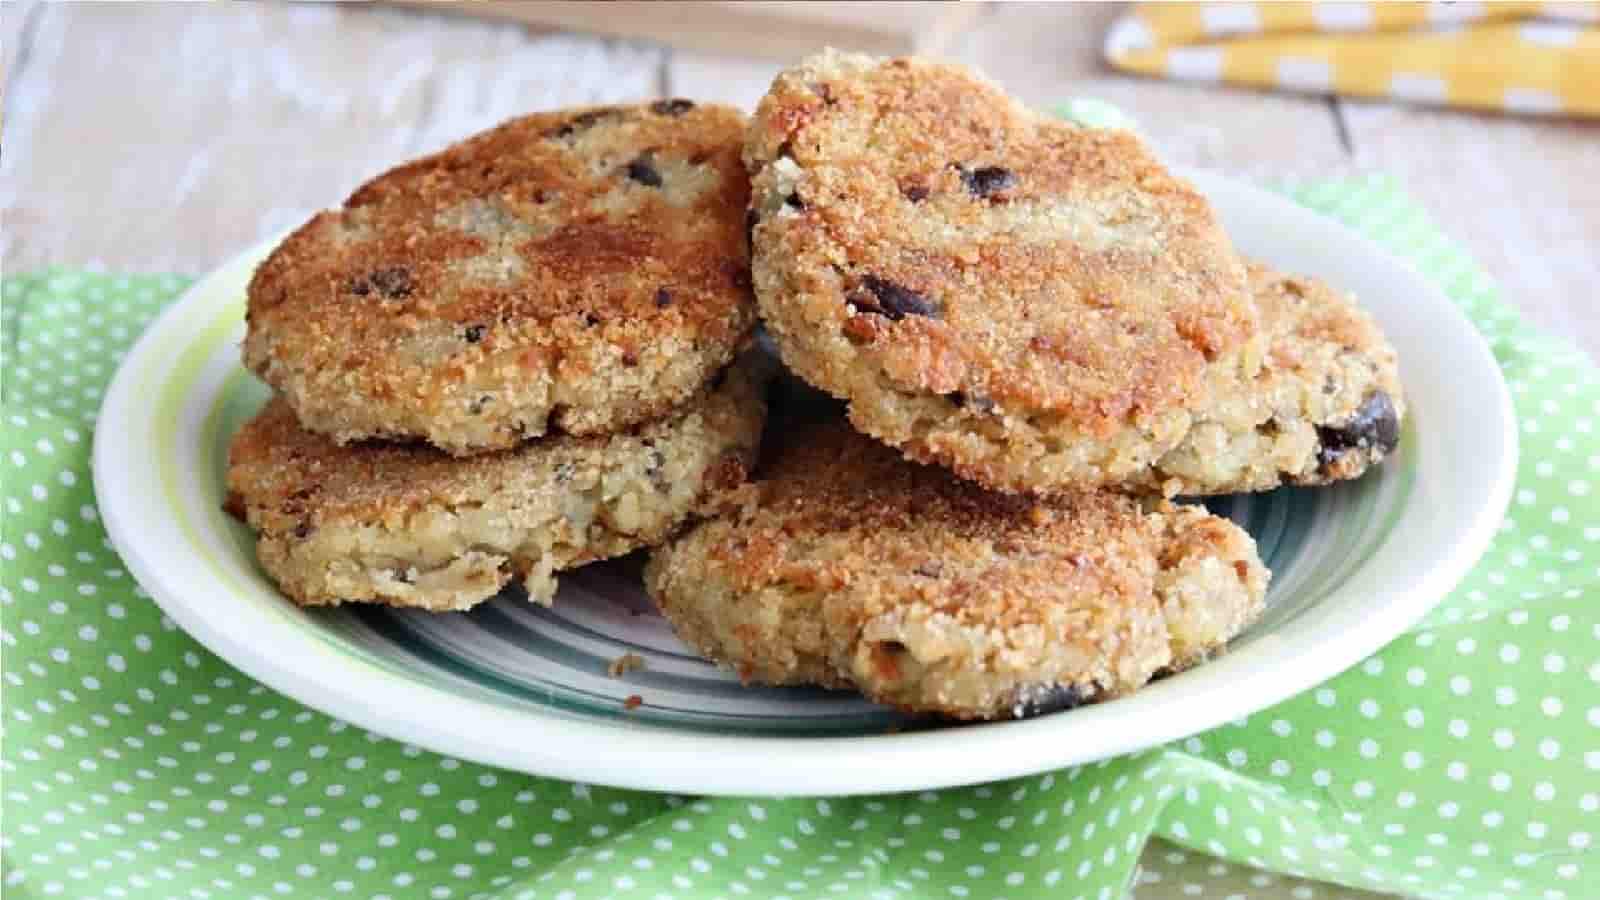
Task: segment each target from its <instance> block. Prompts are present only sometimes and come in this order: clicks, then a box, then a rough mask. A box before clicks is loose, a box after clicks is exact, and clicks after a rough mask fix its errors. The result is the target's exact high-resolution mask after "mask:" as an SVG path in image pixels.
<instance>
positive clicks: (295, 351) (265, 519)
mask: <svg viewBox="0 0 1600 900" xmlns="http://www.w3.org/2000/svg"><path fill="white" fill-rule="evenodd" d="M743 127H744V119H743V117H742V116H741V115H740V114H739V113H738V112H737V111H734V110H732V109H728V108H725V107H717V106H696V105H695V104H692V103H689V102H688V101H681V100H680V101H664V102H660V103H655V104H650V105H645V106H636V107H608V108H596V109H584V110H574V111H569V112H561V113H547V114H540V115H532V116H528V117H525V118H521V119H517V120H514V121H511V122H508V123H506V124H504V125H502V126H500V127H498V128H496V129H494V130H492V131H489V132H486V133H484V134H480V135H477V136H475V137H473V138H471V139H469V140H467V141H465V142H463V143H461V144H458V145H456V146H454V147H451V148H449V149H448V150H446V151H444V152H442V153H439V154H437V155H435V156H431V157H428V158H425V159H421V160H418V161H416V162H413V163H409V164H407V165H404V166H401V167H399V168H397V169H395V170H393V171H390V172H388V173H386V174H384V175H382V176H380V177H378V178H376V179H374V180H373V181H371V182H368V183H367V184H365V185H363V186H362V187H361V188H360V189H359V190H357V191H356V192H355V194H354V195H352V196H351V197H350V199H349V200H348V201H347V202H346V203H345V204H344V207H343V208H342V209H339V210H337V211H332V212H325V213H322V214H320V215H318V216H317V217H315V218H313V219H312V220H311V221H310V222H308V223H307V224H306V225H305V226H303V227H302V228H300V229H299V230H298V231H296V232H294V234H292V235H291V236H290V237H289V238H288V239H287V240H285V241H284V242H283V243H282V245H280V246H279V247H278V248H277V249H276V250H275V251H274V252H273V254H272V255H271V256H270V257H269V258H268V259H267V260H266V262H264V263H263V264H262V265H261V267H260V268H259V269H258V270H257V271H256V274H255V277H254V279H253V280H252V281H251V283H250V295H249V313H248V319H249V329H248V333H247V336H246V338H245V342H244V358H245V362H246V364H247V365H248V366H249V368H250V369H251V370H253V371H254V372H256V374H258V375H260V376H261V378H263V379H264V380H265V381H266V382H267V383H268V384H270V385H271V386H272V387H273V388H275V389H276V390H277V391H278V396H277V397H276V398H275V399H274V400H272V402H271V403H270V404H268V406H267V407H266V408H265V409H264V410H263V411H262V412H261V414H260V415H259V416H258V417H257V418H256V419H255V420H254V421H252V422H251V423H249V424H248V425H247V426H246V427H245V428H244V430H243V431H242V432H241V433H240V434H239V435H238V437H237V438H236V439H235V441H234V444H233V448H232V451H231V454H230V467H229V474H228V481H229V484H228V486H229V489H230V496H231V497H232V502H233V505H234V507H235V509H236V510H238V511H241V512H242V513H243V515H244V516H245V517H246V519H247V520H248V522H249V523H250V525H251V526H252V527H253V528H255V529H256V530H257V531H258V532H259V545H258V556H259V558H260V560H261V563H262V565H263V566H264V567H265V568H266V569H267V571H268V572H269V573H270V574H271V575H272V576H273V577H274V578H275V579H276V580H277V582H278V583H279V585H280V586H281V587H282V588H283V590H284V591H285V593H287V594H288V595H289V596H290V597H291V598H292V599H294V600H295V601H297V602H299V603H302V604H307V605H316V604H332V603H340V602H344V601H351V600H370V601H379V602H384V603H389V604H393V605H397V606H415V607H423V608H427V609H433V610H458V609H465V608H467V607H469V606H471V605H473V604H475V603H477V602H479V601H482V600H484V599H487V598H489V597H492V596H494V595H495V594H496V593H498V592H499V591H500V589H501V588H502V587H503V586H504V585H505V584H506V583H507V582H508V581H509V580H511V579H512V578H513V577H517V578H520V579H522V580H523V581H524V583H525V584H526V585H527V587H528V590H529V593H530V595H531V596H532V597H534V598H535V599H538V600H541V601H548V600H549V599H550V598H551V596H553V594H554V588H555V580H554V578H553V573H554V572H556V571H559V570H562V569H568V568H572V567H574V566H578V565H581V564H583V563H585V562H589V561H592V560H597V559H604V558H607V557H611V556H617V555H619V554H623V553H626V552H628V551H630V550H633V549H636V548H638V547H643V546H650V545H654V544H657V543H660V542H661V541H662V540H664V539H665V538H666V537H667V536H668V535H670V534H671V533H672V532H673V531H674V529H675V528H677V527H678V526H679V525H680V524H681V523H682V522H683V521H684V520H685V519H686V518H687V517H688V516H690V515H691V514H692V513H693V512H694V510H695V509H696V508H698V506H699V505H700V504H701V503H702V502H704V501H705V500H706V499H707V498H708V497H709V496H711V495H712V494H714V493H715V492H716V491H717V490H718V489H719V488H720V487H721V486H725V485H727V486H731V485H736V484H738V483H739V482H740V481H742V480H743V479H744V474H745V471H746V470H747V469H748V467H749V466H750V465H751V464H752V463H753V462H754V457H755V452H756V447H757V441H758V439H759V435H760V430H761V424H762V419H763V417H764V415H765V406H764V403H763V400H762V389H761V384H760V381H761V377H760V366H759V365H757V364H756V363H754V362H752V361H750V360H736V356H737V355H738V353H739V351H740V349H741V348H742V347H743V346H744V345H746V344H747V343H748V342H749V337H750V334H751V332H752V330H753V329H754V327H755V324H756V317H755V309H754V304H753V301H752V298H751V294H750V282H749V274H748V250H747V248H746V236H745V228H744V215H745V206H746V201H747V198H748V196H749V182H748V180H747V179H746V177H745V175H744V170H743V167H742V166H741V164H740V161H739V151H740V142H741V138H742V135H743Z"/></svg>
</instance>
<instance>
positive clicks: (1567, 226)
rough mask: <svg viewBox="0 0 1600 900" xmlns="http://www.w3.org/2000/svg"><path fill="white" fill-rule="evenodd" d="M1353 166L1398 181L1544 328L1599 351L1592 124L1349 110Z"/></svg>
mask: <svg viewBox="0 0 1600 900" xmlns="http://www.w3.org/2000/svg"><path fill="white" fill-rule="evenodd" d="M1346 118H1347V122H1348V123H1349V129H1350V136H1351V140H1352V141H1353V143H1354V144H1355V150H1356V161H1357V164H1358V165H1359V166H1361V167H1362V168H1364V169H1370V170H1374V171H1384V172H1389V173H1392V174H1394V175H1396V176H1398V177H1399V178H1400V179H1401V180H1402V181H1403V182H1404V185H1405V188H1406V190H1407V191H1408V192H1409V193H1411V194H1412V195H1413V196H1414V197H1416V198H1417V199H1418V200H1419V201H1420V202H1421V203H1422V204H1423V205H1424V206H1425V207H1426V208H1427V209H1428V211H1429V212H1430V213H1431V214H1432V216H1433V218H1434V219H1435V221H1437V222H1438V223H1439V225H1440V227H1442V228H1443V229H1444V230H1445V231H1446V232H1447V233H1448V234H1450V235H1451V236H1452V237H1454V238H1456V239H1457V240H1459V241H1460V242H1461V243H1462V244H1464V245H1465V246H1466V248H1467V249H1468V250H1469V251H1470V252H1471V253H1472V255H1473V256H1474V257H1475V258H1476V259H1477V260H1478V262H1479V263H1481V264H1482V265H1483V266H1484V268H1485V269H1487V270H1488V271H1489V274H1490V275H1492V276H1493V277H1494V278H1495V279H1496V281H1497V282H1498V283H1499V285H1500V287H1501V290H1502V293H1503V294H1504V296H1505V298H1506V299H1507V300H1509V301H1511V302H1512V303H1515V304H1516V305H1517V306H1519V307H1521V308H1522V310H1523V311H1524V312H1525V313H1526V314H1527V315H1528V317H1529V318H1530V319H1532V320H1533V321H1534V322H1536V323H1538V324H1540V325H1543V326H1544V327H1545V328H1547V329H1549V330H1551V331H1554V332H1557V333H1560V334H1563V335H1566V336H1568V337H1570V338H1572V339H1574V340H1576V341H1577V342H1578V343H1579V345H1580V346H1582V347H1584V348H1585V349H1586V350H1587V351H1588V352H1589V353H1590V355H1591V356H1600V302H1596V300H1595V297H1596V286H1597V285H1600V186H1597V185H1600V182H1597V181H1596V173H1597V172H1600V134H1597V132H1596V128H1595V125H1594V124H1593V123H1580V122H1573V121H1547V120H1542V119H1533V118H1519V117H1513V116H1488V115H1480V114H1475V113H1464V112H1453V111H1450V110H1438V109H1425V108H1416V107H1405V106H1396V105H1390V104H1383V103H1368V102H1352V103H1348V104H1346Z"/></svg>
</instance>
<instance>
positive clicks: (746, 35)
mask: <svg viewBox="0 0 1600 900" xmlns="http://www.w3.org/2000/svg"><path fill="white" fill-rule="evenodd" d="M390 2H394V3H403V4H405V5H411V6H419V7H420V6H433V7H434V8H436V9H438V8H441V7H439V6H437V5H436V4H434V3H431V2H429V0H390ZM984 5H985V4H982V3H940V4H932V5H929V4H914V3H893V2H879V0H852V2H816V0H808V2H791V0H782V2H779V0H769V2H763V3H746V2H728V0H717V2H708V0H679V2H674V3H656V2H650V0H611V2H608V3H570V2H564V0H517V2H479V3H473V4H470V5H466V4H460V5H449V6H445V7H442V8H443V9H445V10H447V11H451V12H461V13H470V14H473V15H478V16H484V17H490V18H497V19H505V20H509V21H516V22H524V23H529V24H533V25H537V26H542V27H559V28H570V29H572V30H574V31H581V32H589V33H593V34H605V35H613V36H619V37H627V38H645V39H650V40H655V41H659V42H661V43H663V44H667V45H669V46H673V47H678V48H682V49H689V50H698V51H702V52H711V53H716V52H719V51H721V50H723V49H726V48H729V47H737V48H739V50H740V52H742V53H745V54H749V55H752V56H764V57H769V58H777V59H788V58H792V57H794V56H797V55H800V54H803V53H805V52H807V51H809V50H810V49H812V48H814V47H819V46H823V45H828V44H832V45H834V46H838V47H848V48H851V49H856V50H864V51H868V52H873V53H911V52H915V51H918V50H923V51H927V52H938V51H939V50H941V49H943V48H944V47H945V46H946V45H947V43H948V41H949V39H950V37H951V36H952V35H953V34H954V33H955V32H956V30H957V29H958V28H960V26H961V24H962V23H963V22H966V21H969V20H970V19H972V18H973V17H975V16H977V15H979V14H981V12H982V10H983V7H984Z"/></svg>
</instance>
